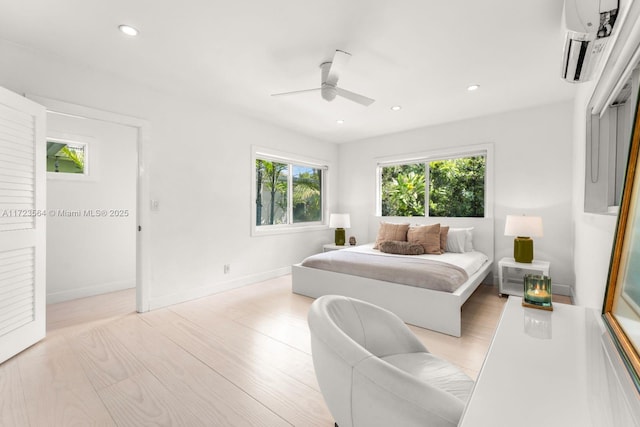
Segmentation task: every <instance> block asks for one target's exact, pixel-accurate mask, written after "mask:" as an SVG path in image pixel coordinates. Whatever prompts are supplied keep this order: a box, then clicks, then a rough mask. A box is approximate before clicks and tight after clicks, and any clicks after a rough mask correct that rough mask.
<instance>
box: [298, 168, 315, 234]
mask: <svg viewBox="0 0 640 427" xmlns="http://www.w3.org/2000/svg"><path fill="white" fill-rule="evenodd" d="M321 186H322V170H321V169H315V168H309V167H303V166H293V222H294V223H297V222H311V221H322V191H321V190H322V187H321Z"/></svg>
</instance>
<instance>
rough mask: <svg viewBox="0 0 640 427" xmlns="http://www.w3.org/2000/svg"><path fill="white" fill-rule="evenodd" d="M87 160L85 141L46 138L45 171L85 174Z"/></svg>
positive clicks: (87, 170) (87, 169) (86, 172)
mask: <svg viewBox="0 0 640 427" xmlns="http://www.w3.org/2000/svg"><path fill="white" fill-rule="evenodd" d="M88 160H89V156H88V146H87V144H86V143H84V142H77V141H68V140H63V139H54V138H47V172H50V173H56V174H58V173H60V174H74V175H87V174H88V172H89V168H88Z"/></svg>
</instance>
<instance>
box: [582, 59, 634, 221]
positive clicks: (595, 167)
mask: <svg viewBox="0 0 640 427" xmlns="http://www.w3.org/2000/svg"><path fill="white" fill-rule="evenodd" d="M620 82H624V83H623V84H619V85H618V86H619V88H618V89H617V90H616V88H614V89H612V91H611V93H610V94H609V98H608V99H607V100H606V101H600V100H599V99H598V97H596V96H594V98H593V99H592V100H591V102H590V103H589V107H588V110H589V111H590V113H588V114H587V147H586V168H585V170H586V176H585V212H593V213H617V211H618V210H617V208H618V206H619V205H620V200H621V198H622V190H623V186H624V181H625V175H624V174H625V171H626V169H627V160H628V159H629V146H630V143H631V136H632V133H633V123H634V121H635V114H636V108H637V105H638V91H639V90H640V69H639V68H637V67H636V68H635V69H634V70H633V71H631V73H630V75H629V77H627V78H626V79H621V80H620Z"/></svg>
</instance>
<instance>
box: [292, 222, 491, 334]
mask: <svg viewBox="0 0 640 427" xmlns="http://www.w3.org/2000/svg"><path fill="white" fill-rule="evenodd" d="M380 220H381V218H379V217H373V218H372V219H371V220H370V222H369V235H368V240H369V241H374V240H375V236H376V235H377V232H378V227H379V223H380ZM382 220H383V221H386V222H397V223H400V222H411V223H412V224H434V223H438V222H440V223H441V224H443V225H449V226H451V227H473V228H474V230H473V236H474V237H473V244H474V249H475V250H477V251H480V252H482V253H484V254H485V255H486V256H487V258H488V260H487V262H485V263H484V264H483V265H482V266H481V267H480V269H479V270H478V271H476V272H475V273H474V274H472V275H470V276H469V279H468V280H467V281H466V282H465V283H464V284H462V285H461V286H460V287H459V288H458V289H457V290H456V291H454V292H452V293H449V292H441V291H434V290H431V289H425V288H419V287H415V286H407V285H401V284H397V283H392V282H386V281H381V280H375V279H368V278H364V277H359V276H353V275H350V274H344V273H335V272H332V271H326V270H320V269H317V268H309V267H304V266H302V265H300V264H296V265H294V266H293V267H292V276H293V284H292V290H293V292H294V293H297V294H301V295H306V296H309V297H313V298H317V297H320V296H322V295H330V294H335V295H344V296H348V297H353V298H358V299H361V300H364V301H369V302H371V303H373V304H376V305H379V306H381V307H384V308H386V309H388V310H391V311H392V312H394V313H396V314H397V315H398V316H400V317H401V318H402V319H403V320H404V321H405V322H407V323H410V324H413V325H416V326H420V327H423V328H427V329H432V330H434V331H438V332H442V333H445V334H449V335H453V336H456V337H459V336H460V335H461V329H462V328H461V307H462V305H463V304H464V302H465V301H466V300H467V299H468V298H469V297H470V296H471V294H472V293H473V292H474V291H475V290H476V289H477V287H478V286H479V285H480V283H482V281H483V280H484V279H485V278H486V277H487V275H489V274H490V273H491V272H492V269H493V236H494V235H493V219H492V218H441V219H436V220H434V219H433V218H410V219H407V218H388V217H385V218H382ZM366 250H368V249H366V248H365V251H366ZM445 255H447V254H445ZM445 258H446V256H445V257H443V258H441V260H443V261H446V259H445Z"/></svg>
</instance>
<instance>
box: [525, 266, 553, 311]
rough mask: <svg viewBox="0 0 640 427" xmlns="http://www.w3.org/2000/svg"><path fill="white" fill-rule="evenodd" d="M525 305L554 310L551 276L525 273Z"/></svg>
mask: <svg viewBox="0 0 640 427" xmlns="http://www.w3.org/2000/svg"><path fill="white" fill-rule="evenodd" d="M522 303H523V305H526V306H528V307H535V308H542V309H545V310H553V307H552V305H551V277H549V276H541V275H538V274H525V276H524V297H523V299H522Z"/></svg>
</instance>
